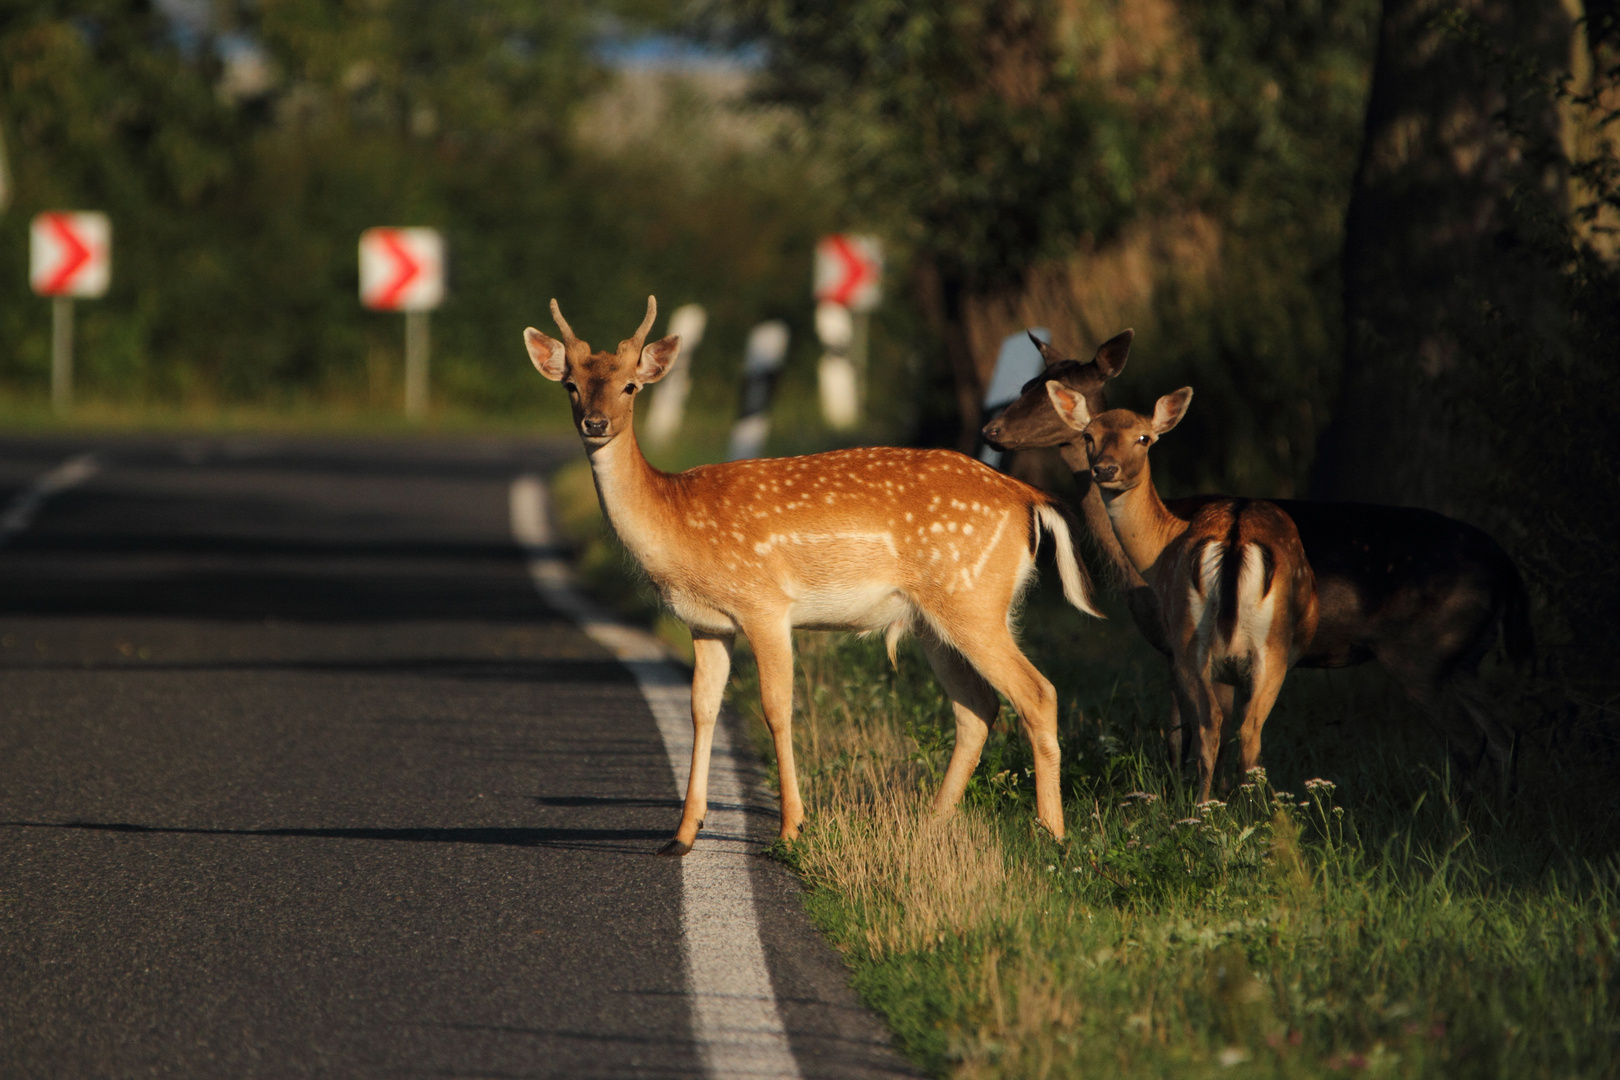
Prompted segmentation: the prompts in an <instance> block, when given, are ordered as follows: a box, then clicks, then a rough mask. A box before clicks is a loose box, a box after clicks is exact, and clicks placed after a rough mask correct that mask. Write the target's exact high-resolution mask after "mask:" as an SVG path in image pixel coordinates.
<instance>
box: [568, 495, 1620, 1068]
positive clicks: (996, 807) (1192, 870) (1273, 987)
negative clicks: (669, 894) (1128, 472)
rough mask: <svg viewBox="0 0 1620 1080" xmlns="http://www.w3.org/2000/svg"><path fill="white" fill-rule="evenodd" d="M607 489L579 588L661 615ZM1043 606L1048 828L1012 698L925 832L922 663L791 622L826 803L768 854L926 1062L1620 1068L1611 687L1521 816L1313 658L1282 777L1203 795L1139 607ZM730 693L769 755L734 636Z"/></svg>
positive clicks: (1549, 736) (1279, 738)
mask: <svg viewBox="0 0 1620 1080" xmlns="http://www.w3.org/2000/svg"><path fill="white" fill-rule="evenodd" d="M588 485H589V476H588V472H583V471H579V470H576V471H575V472H574V473H572V474H565V475H563V476H561V477H559V479H558V482H557V495H558V502H559V506H560V507H561V508H562V512H563V516H564V518H565V525H566V527H568V528H569V529H570V531H571V532H572V533H573V534H574V535H575V536H576V537H580V536H584V537H586V538H587V543H586V545H585V549H584V550H585V555H584V562H585V566H586V572H587V577H588V578H589V579H590V580H591V581H592V583H593V584H594V585H595V586H596V587H598V588H606V589H608V591H609V592H610V594H612V593H613V592H615V591H616V592H617V595H618V597H619V599H620V603H621V606H622V607H623V606H630V607H632V608H634V607H636V606H637V605H639V612H640V614H642V615H643V616H647V617H651V615H652V610H653V608H652V604H651V597H650V593H649V592H648V591H647V590H646V589H645V588H644V587H643V588H641V589H639V590H638V589H637V587H636V586H635V585H634V583H633V581H632V579H631V577H630V576H629V575H627V574H626V567H627V564H626V563H625V562H624V560H623V557H622V554H620V553H618V552H617V551H616V550H615V547H614V545H613V544H612V543H611V540H610V539H609V538H608V537H606V536H605V535H604V534H603V532H602V531H601V529H600V525H599V524H597V525H595V526H594V528H595V532H594V534H593V533H592V531H591V530H592V527H593V526H592V524H591V515H592V514H594V513H595V510H594V498H590V497H588V496H589V494H590V493H589V487H588ZM570 515H572V516H573V519H572V524H568V520H569V518H570ZM1049 576H1051V575H1049ZM665 621H666V624H667V623H668V622H669V620H667V617H666V619H665ZM1024 623H1025V626H1026V631H1025V634H1024V639H1025V644H1026V647H1027V650H1028V652H1029V654H1030V656H1031V659H1033V660H1034V661H1035V663H1036V664H1037V666H1039V667H1040V668H1041V670H1043V671H1044V672H1046V673H1047V675H1048V676H1049V677H1051V678H1052V679H1053V682H1054V683H1055V684H1056V686H1057V688H1058V691H1059V696H1060V701H1061V702H1062V703H1063V706H1062V714H1061V725H1062V732H1061V735H1062V744H1063V757H1064V764H1063V790H1064V798H1065V808H1066V813H1067V819H1068V823H1069V829H1070V836H1069V838H1068V839H1067V840H1066V841H1064V842H1061V843H1059V842H1054V841H1053V840H1051V839H1050V838H1049V837H1047V836H1045V835H1044V834H1041V833H1039V832H1037V831H1036V830H1035V829H1034V827H1033V820H1034V812H1033V811H1034V806H1033V803H1034V797H1033V794H1034V793H1033V784H1032V781H1031V778H1030V768H1029V766H1030V759H1029V754H1028V749H1027V746H1026V744H1025V743H1024V742H1023V740H1022V737H1021V736H1020V735H1019V734H1018V733H1017V731H1016V726H1015V724H1014V723H1012V716H1011V713H1010V711H1009V710H1004V711H1003V717H1002V723H1001V724H998V726H997V730H996V731H995V732H994V733H993V734H992V735H991V738H990V741H989V743H988V744H987V746H986V749H985V754H984V757H983V760H982V761H981V764H980V766H979V768H978V770H977V771H976V773H975V774H974V777H973V779H972V781H971V783H970V785H969V788H968V794H967V797H966V800H965V803H964V807H963V809H962V811H961V813H959V814H958V815H956V816H955V817H953V818H952V819H950V820H947V821H944V822H938V821H933V820H931V819H930V818H929V816H928V815H927V813H926V803H927V798H928V796H929V794H931V792H932V791H933V789H934V787H935V786H936V785H937V783H938V780H939V777H940V776H941V775H942V772H943V768H944V763H945V761H946V759H947V758H948V756H949V750H950V742H951V737H952V736H951V732H952V721H951V716H950V711H949V707H948V703H947V702H946V700H945V698H944V696H943V694H942V693H941V691H940V690H939V688H938V686H937V684H936V683H935V682H934V680H933V677H932V675H931V674H930V673H929V672H928V669H927V665H926V663H925V662H924V660H923V658H922V656H921V653H920V651H918V650H917V649H916V648H915V647H914V646H912V647H906V648H903V649H902V654H901V662H900V665H899V670H898V671H895V670H892V669H890V667H889V665H888V662H887V659H886V657H885V656H884V654H883V647H882V644H881V643H880V642H878V641H875V640H861V639H856V638H852V637H848V636H843V635H824V634H812V633H801V634H798V635H797V636H796V644H797V649H798V658H799V661H798V667H797V680H798V684H797V687H796V694H795V705H796V714H795V745H796V751H797V754H798V757H799V761H800V763H801V777H802V781H801V782H802V783H803V785H804V795H805V798H806V802H807V805H808V808H809V812H810V819H809V823H808V825H807V828H806V829H805V832H804V835H803V837H802V838H801V840H799V841H798V842H796V843H793V844H790V845H778V847H777V848H776V849H775V850H776V852H777V853H778V855H779V857H781V858H783V859H784V860H785V861H787V862H788V863H789V864H790V865H791V866H793V867H794V868H795V869H796V870H797V872H798V873H799V874H800V875H801V877H802V878H803V880H804V881H805V883H806V886H807V889H808V891H807V896H806V903H807V907H808V909H809V911H810V913H811V915H812V917H813V918H814V919H815V921H816V922H817V924H818V925H819V926H820V927H821V929H822V930H823V931H824V932H825V933H826V934H827V935H828V937H829V938H830V939H831V940H832V941H833V942H834V943H835V944H836V945H837V947H838V948H839V949H840V950H842V952H843V954H844V956H845V957H846V959H847V960H848V962H849V965H850V968H851V972H852V980H853V982H854V985H855V986H856V988H857V989H858V991H859V992H860V993H861V995H862V997H863V998H864V1000H865V1001H866V1002H867V1004H868V1005H870V1006H871V1007H872V1008H874V1009H875V1010H877V1011H878V1012H880V1013H881V1014H882V1015H883V1016H884V1017H885V1018H886V1019H887V1020H888V1022H889V1024H890V1026H891V1027H892V1029H893V1031H894V1032H895V1034H896V1037H897V1040H898V1042H899V1044H900V1046H901V1047H902V1048H903V1049H904V1050H905V1052H906V1053H907V1054H909V1055H910V1056H911V1057H912V1058H913V1059H914V1060H915V1061H917V1062H918V1063H919V1064H921V1065H922V1066H923V1067H924V1068H925V1069H927V1070H928V1071H929V1072H930V1073H932V1074H934V1075H940V1076H958V1077H975V1078H976V1077H1052V1076H1109V1077H1113V1076H1174V1077H1197V1076H1222V1077H1250V1076H1253V1077H1334V1076H1347V1075H1367V1076H1398V1077H1419V1076H1443V1077H1482V1078H1483V1077H1549V1078H1551V1077H1573V1076H1591V1077H1604V1076H1614V1075H1617V1073H1620V983H1617V979H1620V967H1617V966H1616V964H1615V950H1616V945H1617V940H1620V857H1617V852H1616V845H1617V841H1620V829H1617V825H1620V800H1617V798H1616V795H1615V792H1614V787H1613V784H1612V781H1611V779H1610V778H1611V777H1612V776H1613V775H1614V774H1615V767H1616V765H1617V764H1620V761H1617V760H1616V757H1617V755H1616V752H1615V742H1614V740H1613V738H1612V736H1613V733H1614V730H1615V727H1614V724H1613V722H1612V721H1613V710H1612V702H1610V703H1607V704H1606V703H1603V702H1598V701H1593V700H1582V699H1580V698H1579V696H1578V695H1576V697H1575V701H1576V703H1575V704H1574V705H1569V704H1567V702H1568V700H1569V695H1562V696H1560V697H1559V699H1558V700H1559V701H1560V702H1561V704H1560V705H1559V706H1558V707H1557V708H1551V709H1549V708H1547V707H1545V706H1543V705H1541V704H1539V703H1538V701H1537V700H1535V699H1526V700H1525V701H1524V702H1523V703H1522V707H1521V710H1520V712H1521V720H1522V721H1523V724H1522V725H1521V726H1522V727H1523V729H1524V731H1525V737H1524V739H1523V741H1522V744H1521V746H1522V754H1521V765H1520V780H1521V791H1520V794H1519V795H1518V797H1517V798H1516V799H1515V800H1514V801H1513V802H1512V804H1511V805H1502V804H1496V803H1493V802H1491V801H1490V800H1484V799H1480V800H1468V801H1465V800H1462V799H1460V798H1459V797H1458V796H1457V794H1456V793H1457V789H1458V785H1457V784H1455V783H1453V782H1451V781H1450V779H1449V778H1448V777H1447V776H1446V771H1445V770H1446V767H1445V755H1444V753H1443V748H1442V746H1441V744H1440V743H1439V741H1438V739H1437V738H1436V737H1435V736H1434V735H1433V734H1432V733H1431V731H1430V729H1429V728H1428V727H1427V725H1425V724H1424V723H1423V722H1422V720H1421V718H1420V717H1419V716H1418V715H1417V714H1416V713H1415V712H1414V711H1413V710H1412V709H1410V708H1409V707H1408V706H1407V705H1406V704H1405V703H1404V701H1403V700H1401V699H1400V698H1399V697H1398V696H1397V694H1396V692H1394V691H1393V690H1392V689H1391V687H1390V686H1389V684H1388V682H1387V680H1386V679H1385V678H1384V677H1383V676H1382V674H1381V673H1379V672H1378V671H1376V670H1374V669H1370V668H1364V669H1357V670H1353V671H1341V672H1296V673H1295V674H1294V675H1292V676H1291V677H1290V679H1289V682H1288V684H1287V686H1286V687H1285V689H1284V692H1283V696H1282V698H1281V700H1280V701H1279V704H1278V707H1277V709H1276V711H1275V712H1274V713H1273V714H1272V718H1271V720H1270V722H1269V723H1268V725H1267V728H1266V761H1267V764H1268V767H1269V775H1257V776H1252V777H1247V778H1229V780H1230V793H1229V795H1228V797H1227V798H1226V799H1225V800H1224V802H1222V803H1220V804H1218V805H1211V806H1206V807H1203V808H1198V807H1194V806H1193V805H1192V802H1191V796H1190V794H1189V793H1188V792H1187V791H1186V790H1185V789H1184V787H1183V785H1182V784H1181V782H1180V780H1179V779H1178V778H1177V777H1174V776H1172V775H1170V774H1169V772H1168V770H1167V769H1166V767H1165V764H1164V755H1163V753H1162V751H1161V750H1160V748H1159V740H1158V737H1157V732H1158V731H1159V729H1160V727H1161V726H1162V723H1163V721H1164V716H1165V715H1166V713H1167V712H1168V691H1167V689H1166V687H1165V683H1164V668H1163V662H1162V660H1160V659H1159V658H1157V657H1156V656H1155V655H1153V654H1152V653H1151V652H1150V651H1149V650H1148V649H1147V648H1146V647H1145V646H1144V645H1143V644H1142V643H1141V642H1140V641H1139V640H1137V638H1136V636H1135V635H1134V633H1132V632H1131V631H1130V630H1129V628H1128V625H1127V623H1126V621H1125V620H1124V619H1123V618H1120V617H1116V618H1114V619H1113V620H1110V621H1109V622H1107V623H1100V622H1097V621H1095V620H1089V619H1085V618H1083V617H1082V616H1080V615H1078V614H1077V613H1075V612H1074V611H1073V610H1072V609H1069V608H1067V607H1066V606H1064V605H1063V604H1062V603H1061V600H1060V599H1059V598H1058V597H1056V596H1055V595H1053V594H1051V593H1049V592H1046V591H1038V592H1037V593H1036V594H1035V595H1034V596H1033V598H1032V600H1031V603H1030V605H1029V607H1028V609H1027V610H1026V612H1025V615H1024ZM663 629H664V630H665V632H666V634H668V633H671V632H672V631H671V628H670V626H669V625H665V626H664V627H663ZM728 700H729V701H730V703H731V705H732V706H733V707H734V708H736V709H737V710H739V711H740V712H741V713H743V714H744V715H746V716H749V717H751V718H753V720H754V729H755V731H756V733H758V735H759V737H760V743H761V749H762V752H763V753H764V756H765V757H766V758H767V760H768V759H769V756H770V755H769V750H768V741H767V740H765V739H764V737H763V725H762V724H760V723H759V722H758V688H757V679H756V678H755V675H754V672H753V668H752V664H751V662H750V658H749V656H748V654H747V652H746V650H745V649H740V650H739V656H738V663H737V668H736V675H735V676H734V678H733V681H732V685H731V687H730V690H729V692H728Z"/></svg>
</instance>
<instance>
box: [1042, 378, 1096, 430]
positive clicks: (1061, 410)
mask: <svg viewBox="0 0 1620 1080" xmlns="http://www.w3.org/2000/svg"><path fill="white" fill-rule="evenodd" d="M1046 394H1047V396H1048V397H1050V398H1051V399H1052V408H1054V409H1056V410H1057V414H1058V419H1060V420H1062V421H1063V422H1064V423H1065V424H1068V425H1069V426H1070V427H1072V428H1074V429H1075V430H1076V431H1084V430H1085V429H1086V428H1087V427H1088V426H1089V425H1090V424H1091V410H1090V409H1088V408H1086V399H1085V396H1084V395H1083V394H1077V393H1075V392H1074V391H1073V390H1070V389H1069V388H1068V387H1067V386H1064V385H1063V384H1062V383H1060V382H1058V381H1057V380H1056V379H1053V380H1052V381H1051V382H1049V383H1047V384H1046Z"/></svg>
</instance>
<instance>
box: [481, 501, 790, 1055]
mask: <svg viewBox="0 0 1620 1080" xmlns="http://www.w3.org/2000/svg"><path fill="white" fill-rule="evenodd" d="M511 509H512V536H513V538H514V539H515V540H516V541H517V542H518V544H519V545H520V546H522V547H523V549H524V551H525V552H526V553H527V555H528V560H529V575H530V577H532V578H533V579H534V584H535V587H536V588H537V589H539V590H540V595H541V596H542V597H543V598H544V599H545V601H546V603H547V604H549V605H550V606H551V607H553V608H555V609H557V610H558V611H561V612H563V613H564V614H566V615H568V616H569V617H570V618H572V619H573V620H574V621H575V622H577V623H578V624H579V626H580V628H581V629H583V630H584V631H585V633H587V634H589V635H590V636H591V638H592V639H594V640H595V641H596V642H597V643H598V644H600V645H603V646H604V647H606V648H607V649H609V650H610V651H611V652H612V653H613V654H614V655H615V656H616V657H618V658H619V660H620V661H621V662H622V663H623V664H624V665H625V667H627V668H629V669H630V672H631V674H633V675H634V676H635V679H636V683H637V685H638V686H640V688H641V694H642V696H643V697H645V698H646V699H647V705H648V707H649V708H650V709H651V710H652V714H653V718H654V719H655V720H657V722H658V731H659V734H661V735H662V736H663V738H664V750H665V752H666V753H668V755H669V767H670V771H671V772H673V773H674V775H675V783H676V788H677V790H679V791H685V790H686V784H685V781H686V775H687V770H688V769H689V768H690V767H691V763H692V686H691V681H692V679H691V676H690V675H689V674H687V672H686V670H685V669H684V668H683V667H681V666H679V665H677V664H675V663H673V662H672V661H671V658H670V653H669V650H668V649H666V648H665V647H664V645H663V644H662V643H661V642H659V641H658V639H657V638H655V637H653V636H652V635H651V634H648V633H646V632H645V631H643V630H639V629H637V628H635V627H632V626H627V625H626V624H624V623H622V622H620V621H619V620H617V619H615V618H614V617H613V616H612V615H611V614H609V613H608V612H606V611H604V610H603V609H602V608H600V607H598V606H597V605H596V604H594V603H592V602H591V600H590V599H589V598H588V597H587V596H585V595H584V593H582V592H581V591H580V590H579V589H578V588H576V587H575V585H574V580H573V573H572V571H571V569H570V567H569V566H568V564H567V562H565V561H564V560H563V559H562V558H561V557H560V555H559V554H558V551H557V549H556V541H555V537H554V536H553V534H552V530H551V516H550V512H549V506H548V495H547V492H546V487H545V484H544V483H543V482H541V480H540V478H539V477H536V476H520V477H518V478H517V479H516V480H514V481H513V482H512V493H511ZM712 761H713V763H712V764H711V766H710V769H709V813H708V817H707V818H706V820H705V822H704V829H703V832H702V833H701V834H699V838H698V843H697V845H696V846H695V847H694V848H693V849H692V851H691V853H690V854H688V855H686V856H685V857H684V858H682V859H681V861H680V862H681V940H682V942H683V951H684V953H685V957H686V973H687V979H688V981H689V985H690V989H691V993H692V1013H693V1026H694V1027H695V1029H696V1030H695V1032H694V1034H695V1035H696V1037H697V1041H698V1045H699V1046H700V1047H701V1049H702V1053H703V1058H704V1063H705V1065H706V1066H707V1067H708V1073H709V1075H710V1076H712V1077H715V1078H717V1080H721V1078H725V1080H729V1078H732V1077H780V1078H783V1080H794V1078H797V1077H798V1076H799V1066H798V1062H797V1061H795V1060H794V1057H793V1049H792V1047H791V1045H790V1044H789V1042H788V1037H787V1031H786V1029H785V1028H784V1027H783V1025H782V1013H781V1010H780V1009H779V1008H778V1007H777V1004H776V995H775V993H774V992H773V991H772V989H771V976H770V971H769V970H768V969H767V968H766V966H765V950H764V947H763V946H762V945H761V944H760V940H759V923H758V921H757V920H756V918H755V917H754V892H753V885H752V884H751V883H750V881H749V871H748V867H749V860H750V858H751V857H752V856H751V855H750V850H751V847H752V845H751V844H750V842H749V840H748V828H747V820H746V818H745V816H744V811H743V807H744V806H745V805H746V804H747V802H748V795H749V793H748V791H747V788H746V786H745V784H744V782H743V779H742V773H741V770H739V769H738V767H737V756H736V753H735V750H734V748H733V746H732V744H731V739H730V737H729V735H728V733H727V731H726V728H725V725H724V724H721V725H717V726H716V728H715V733H714V753H713V758H712ZM671 820H672V822H673V819H671Z"/></svg>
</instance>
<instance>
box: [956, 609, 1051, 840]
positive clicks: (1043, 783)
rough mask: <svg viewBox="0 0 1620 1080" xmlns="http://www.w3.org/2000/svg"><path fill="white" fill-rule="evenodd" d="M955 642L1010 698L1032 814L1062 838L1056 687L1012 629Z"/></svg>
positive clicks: (977, 667) (984, 674) (980, 670)
mask: <svg viewBox="0 0 1620 1080" xmlns="http://www.w3.org/2000/svg"><path fill="white" fill-rule="evenodd" d="M957 648H958V649H959V650H960V651H961V653H962V655H963V656H965V657H966V658H967V660H968V662H969V663H970V664H972V665H973V666H974V667H975V668H976V669H977V670H978V672H979V674H980V675H982V676H983V677H984V678H985V680H986V681H987V682H989V684H990V685H991V686H993V687H995V688H996V689H997V690H999V691H1000V692H1001V693H1002V694H1004V695H1005V696H1006V698H1007V700H1008V701H1010V702H1012V705H1013V708H1014V709H1016V710H1017V712H1018V721H1019V723H1020V724H1021V725H1022V726H1023V729H1024V737H1025V738H1027V739H1028V740H1029V745H1030V750H1031V751H1032V753H1033V756H1034V758H1035V817H1036V820H1038V821H1039V822H1040V823H1041V824H1042V825H1043V826H1045V828H1046V830H1047V831H1048V832H1050V833H1051V834H1052V836H1053V837H1054V838H1056V839H1058V840H1061V839H1063V794H1062V791H1061V789H1060V786H1059V783H1058V760H1059V752H1058V738H1057V691H1056V690H1054V689H1053V688H1052V684H1051V683H1049V682H1047V681H1046V676H1044V675H1042V674H1041V673H1040V672H1039V671H1037V670H1035V665H1034V664H1031V663H1030V662H1029V658H1028V657H1026V656H1025V655H1024V654H1023V653H1022V652H1020V651H1019V648H1018V643H1017V642H1015V641H1014V640H1013V636H1012V632H1011V631H1010V630H1008V629H1007V628H1006V627H1005V626H1002V627H1000V628H999V632H995V631H992V632H990V633H989V634H986V635H982V636H973V635H970V636H965V637H963V638H961V639H958V640H957Z"/></svg>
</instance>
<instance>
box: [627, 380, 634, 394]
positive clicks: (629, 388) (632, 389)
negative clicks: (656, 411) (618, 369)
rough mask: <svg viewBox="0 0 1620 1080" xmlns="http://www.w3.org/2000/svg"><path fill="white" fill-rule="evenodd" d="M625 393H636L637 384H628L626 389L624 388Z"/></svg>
mask: <svg viewBox="0 0 1620 1080" xmlns="http://www.w3.org/2000/svg"><path fill="white" fill-rule="evenodd" d="M624 392H625V393H627V394H633V393H635V392H636V384H635V383H626V384H625V387H624Z"/></svg>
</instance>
